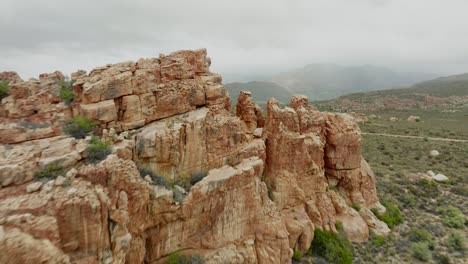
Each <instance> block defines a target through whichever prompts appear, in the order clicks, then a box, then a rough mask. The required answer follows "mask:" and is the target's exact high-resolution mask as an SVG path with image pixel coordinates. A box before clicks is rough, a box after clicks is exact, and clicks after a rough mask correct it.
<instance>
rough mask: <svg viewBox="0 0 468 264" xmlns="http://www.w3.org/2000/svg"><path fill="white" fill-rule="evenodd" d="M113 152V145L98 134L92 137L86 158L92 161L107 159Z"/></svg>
mask: <svg viewBox="0 0 468 264" xmlns="http://www.w3.org/2000/svg"><path fill="white" fill-rule="evenodd" d="M111 153H112V147H111V145H110V144H109V143H107V142H104V141H102V140H101V139H100V138H98V137H96V136H94V137H93V138H92V139H91V144H90V145H89V146H88V147H86V159H87V160H88V161H90V162H92V163H96V162H99V161H101V160H103V159H105V158H106V157H107V156H108V155H109V154H111Z"/></svg>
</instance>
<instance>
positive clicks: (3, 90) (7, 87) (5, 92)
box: [0, 81, 10, 100]
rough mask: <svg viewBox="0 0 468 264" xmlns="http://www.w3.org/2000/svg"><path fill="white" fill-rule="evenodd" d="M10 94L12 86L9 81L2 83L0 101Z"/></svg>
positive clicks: (0, 84)
mask: <svg viewBox="0 0 468 264" xmlns="http://www.w3.org/2000/svg"><path fill="white" fill-rule="evenodd" d="M9 92H10V85H8V82H7V81H0V100H2V99H3V98H5V97H7V96H8V93H9Z"/></svg>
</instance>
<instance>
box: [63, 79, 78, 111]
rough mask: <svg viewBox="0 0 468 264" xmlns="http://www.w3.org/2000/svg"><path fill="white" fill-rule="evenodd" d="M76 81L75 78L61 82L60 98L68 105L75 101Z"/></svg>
mask: <svg viewBox="0 0 468 264" xmlns="http://www.w3.org/2000/svg"><path fill="white" fill-rule="evenodd" d="M74 82H75V81H74V80H68V79H65V80H63V81H62V82H61V83H60V98H61V99H62V101H64V102H65V103H66V104H67V105H69V104H70V103H71V102H73V99H75V94H74V93H73V83H74Z"/></svg>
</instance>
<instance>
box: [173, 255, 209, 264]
mask: <svg viewBox="0 0 468 264" xmlns="http://www.w3.org/2000/svg"><path fill="white" fill-rule="evenodd" d="M203 263H205V261H204V259H203V257H201V256H198V255H192V256H187V255H183V254H179V253H177V252H175V253H172V254H171V255H169V258H168V259H167V261H166V264H203Z"/></svg>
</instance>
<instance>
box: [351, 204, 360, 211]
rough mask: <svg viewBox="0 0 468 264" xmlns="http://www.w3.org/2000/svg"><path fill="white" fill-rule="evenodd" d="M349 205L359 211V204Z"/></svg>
mask: <svg viewBox="0 0 468 264" xmlns="http://www.w3.org/2000/svg"><path fill="white" fill-rule="evenodd" d="M351 207H352V208H353V209H354V210H356V211H358V212H359V211H361V206H360V205H359V204H352V205H351Z"/></svg>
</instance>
